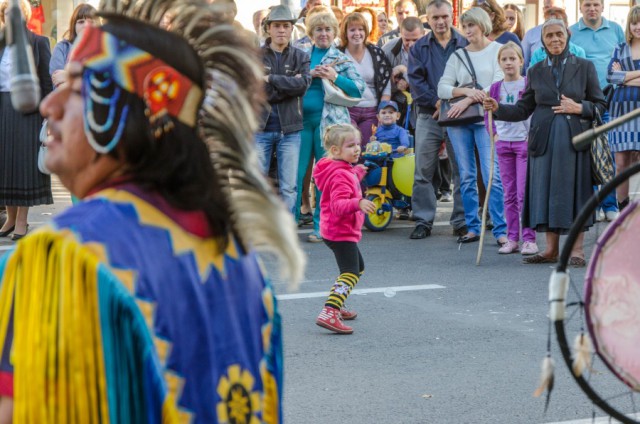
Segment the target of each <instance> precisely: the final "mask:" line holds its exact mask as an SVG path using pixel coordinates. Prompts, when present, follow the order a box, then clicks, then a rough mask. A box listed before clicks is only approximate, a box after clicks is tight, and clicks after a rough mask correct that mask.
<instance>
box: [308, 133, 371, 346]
mask: <svg viewBox="0 0 640 424" xmlns="http://www.w3.org/2000/svg"><path fill="white" fill-rule="evenodd" d="M324 148H325V150H326V152H327V157H325V158H322V159H320V160H319V161H318V163H317V164H316V166H315V169H314V170H313V178H314V180H315V183H316V185H317V186H318V189H319V190H320V191H321V192H322V196H321V197H320V223H321V225H320V235H321V236H322V238H323V240H324V243H325V244H326V245H327V246H329V249H331V250H332V251H333V254H334V255H335V257H336V261H337V262H338V268H339V269H340V275H339V276H338V278H336V281H335V283H334V284H333V287H332V288H331V292H330V293H329V297H328V298H327V301H326V302H325V304H324V308H322V312H320V315H318V318H317V319H316V324H317V325H319V326H321V327H324V328H326V329H328V330H331V331H333V332H335V333H338V334H351V333H353V328H351V327H349V326H347V325H345V324H344V322H343V320H351V319H354V318H355V317H356V316H357V313H356V312H354V311H348V310H346V309H345V308H344V302H345V301H346V300H347V297H348V296H349V293H351V290H352V289H353V288H354V287H355V285H356V284H357V283H358V280H359V279H360V275H361V274H362V272H363V271H364V261H363V260H362V255H361V254H360V250H359V249H358V242H359V241H360V238H361V237H362V231H361V228H362V223H363V222H364V214H365V213H373V212H375V210H376V207H375V205H374V204H373V202H371V201H370V200H367V199H363V198H362V189H361V188H360V180H361V179H362V178H363V177H364V176H365V174H366V172H367V168H365V166H364V165H355V166H354V164H356V163H357V162H358V159H359V158H360V131H358V129H357V128H355V127H354V126H352V125H350V124H338V125H333V126H331V127H328V128H327V129H326V130H325V134H324Z"/></svg>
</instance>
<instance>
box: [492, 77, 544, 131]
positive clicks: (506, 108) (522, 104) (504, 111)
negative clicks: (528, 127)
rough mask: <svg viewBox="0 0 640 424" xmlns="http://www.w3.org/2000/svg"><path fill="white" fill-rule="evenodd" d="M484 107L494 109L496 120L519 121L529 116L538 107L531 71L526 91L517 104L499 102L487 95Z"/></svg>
mask: <svg viewBox="0 0 640 424" xmlns="http://www.w3.org/2000/svg"><path fill="white" fill-rule="evenodd" d="M534 78H535V76H534ZM484 108H485V109H486V110H492V111H493V119H494V121H495V120H499V121H507V122H519V121H524V120H525V119H527V118H529V116H531V114H532V113H533V111H534V109H535V108H536V94H535V91H533V88H531V73H530V72H529V76H528V77H527V86H526V88H525V90H524V93H522V97H521V98H520V100H518V102H517V103H516V104H515V105H505V104H498V102H497V101H496V100H495V99H492V98H491V97H490V96H487V97H486V98H485V100H484Z"/></svg>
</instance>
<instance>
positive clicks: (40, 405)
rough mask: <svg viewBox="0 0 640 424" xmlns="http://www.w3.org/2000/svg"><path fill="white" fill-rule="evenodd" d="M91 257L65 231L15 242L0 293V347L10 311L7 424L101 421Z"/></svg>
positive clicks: (102, 387)
mask: <svg viewBox="0 0 640 424" xmlns="http://www.w3.org/2000/svg"><path fill="white" fill-rule="evenodd" d="M97 276H98V260H97V258H96V257H95V256H94V255H93V254H92V253H91V252H89V251H88V250H87V249H85V248H83V247H82V246H81V245H80V244H79V243H77V242H76V241H75V240H74V239H73V237H71V236H69V235H68V234H60V233H52V232H47V231H40V232H38V233H34V234H32V235H31V236H30V237H28V238H25V239H24V240H23V241H21V242H20V243H19V244H18V245H17V247H16V250H15V252H14V253H13V254H12V255H11V258H10V259H9V260H8V262H7V265H6V269H5V273H4V277H3V281H2V286H1V288H0V346H3V345H4V341H5V338H6V329H7V326H8V324H9V318H10V313H11V307H12V304H13V307H14V321H13V322H14V340H13V349H12V356H11V358H12V363H13V364H14V369H15V372H14V396H15V400H14V421H15V422H19V423H28V422H34V423H42V424H46V423H79V424H84V423H97V422H101V423H108V422H109V404H108V398H107V387H106V374H105V364H104V356H103V351H102V338H101V337H102V336H101V327H100V314H99V305H98V279H97Z"/></svg>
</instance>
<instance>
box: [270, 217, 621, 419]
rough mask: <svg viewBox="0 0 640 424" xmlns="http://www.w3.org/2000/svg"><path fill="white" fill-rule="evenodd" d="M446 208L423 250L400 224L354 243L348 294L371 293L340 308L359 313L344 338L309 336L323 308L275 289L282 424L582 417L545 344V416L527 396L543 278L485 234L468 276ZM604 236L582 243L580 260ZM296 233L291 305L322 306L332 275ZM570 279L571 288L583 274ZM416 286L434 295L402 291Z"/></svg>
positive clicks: (543, 322) (546, 269)
mask: <svg viewBox="0 0 640 424" xmlns="http://www.w3.org/2000/svg"><path fill="white" fill-rule="evenodd" d="M450 208H451V204H448V205H447V204H439V212H438V216H439V217H440V219H441V220H444V221H441V222H438V223H437V225H435V226H434V230H433V234H432V236H431V237H429V238H427V239H424V240H410V239H409V234H410V233H411V230H412V228H413V224H412V223H410V222H402V221H401V222H398V221H394V223H393V224H392V227H391V228H390V229H388V230H387V231H385V232H381V233H371V232H368V231H364V232H363V240H362V242H361V245H360V246H361V250H362V254H363V256H364V260H365V264H366V270H365V275H364V276H363V278H362V279H361V281H360V283H359V284H358V286H357V287H356V291H357V290H358V289H361V290H362V289H365V290H370V291H371V290H373V291H374V293H364V294H360V295H358V294H354V295H352V296H351V297H350V299H349V301H348V306H349V308H353V309H355V310H357V311H358V313H359V315H358V318H357V319H356V320H355V321H350V322H348V324H349V325H351V324H353V327H354V329H355V331H354V334H353V335H347V336H343V335H333V334H329V332H327V331H326V330H324V329H322V328H320V327H318V326H316V325H315V324H314V320H315V317H316V316H317V314H318V313H319V311H320V309H321V308H322V305H323V302H324V296H322V297H311V298H306V297H304V296H303V295H301V294H296V295H294V294H286V293H287V291H286V287H285V285H284V284H283V283H278V282H276V284H275V285H276V288H277V289H276V291H277V292H279V293H281V294H282V296H280V300H279V303H278V305H279V309H280V312H281V314H282V319H283V328H284V342H285V391H284V418H285V422H287V423H305V424H315V423H318V424H320V423H328V422H348V423H352V424H360V423H362V424H365V423H394V424H395V423H398V424H400V423H407V424H414V423H416V424H417V423H434V424H435V423H505V424H507V423H547V422H565V421H572V422H573V420H582V419H587V418H590V417H591V416H592V413H593V407H592V405H591V403H590V401H589V400H588V399H587V398H586V396H585V395H584V394H583V393H582V392H581V391H580V389H579V388H578V386H577V385H576V384H575V383H574V381H573V379H572V377H571V376H570V375H569V372H568V369H567V368H566V366H565V365H564V363H563V361H562V357H561V355H560V353H559V351H558V349H557V348H556V346H557V345H556V343H555V338H554V339H553V340H554V348H553V356H554V358H555V361H556V388H555V389H554V392H553V394H552V397H551V403H550V406H549V410H548V411H547V413H546V414H545V413H544V399H542V398H533V396H532V394H533V392H534V390H535V388H536V386H537V385H538V380H539V376H540V365H541V362H542V359H543V358H544V356H545V353H546V341H547V328H548V320H547V310H548V307H547V296H548V295H547V286H548V281H549V276H550V273H551V271H552V267H551V266H549V265H524V264H522V263H521V260H522V256H521V255H519V254H513V255H499V254H498V253H497V249H498V246H497V245H496V243H495V239H494V238H493V236H492V235H491V234H490V233H489V232H488V233H487V237H486V238H485V245H484V254H483V258H482V262H481V264H480V266H476V265H475V259H476V253H477V248H478V243H475V244H467V245H458V244H457V243H456V242H455V237H454V236H452V234H451V228H450V227H449V226H448V223H447V220H448V212H450ZM605 225H606V224H598V226H597V227H596V228H595V229H593V230H592V231H590V232H589V233H588V234H587V243H586V246H587V248H588V249H589V247H590V246H592V245H593V240H594V239H595V237H596V236H597V235H598V234H600V233H601V232H602V230H603V228H604V226H605ZM306 231H307V230H305V229H302V230H301V231H300V233H301V234H300V236H301V243H302V246H303V248H304V250H305V252H306V253H307V255H308V262H309V263H308V267H307V271H306V279H305V281H304V282H303V283H302V284H301V285H300V287H299V289H298V290H297V293H302V294H304V293H311V294H314V293H323V292H324V294H326V293H327V292H328V290H329V289H330V287H331V284H332V281H333V279H334V278H335V276H336V275H337V266H336V265H335V261H334V258H333V257H332V255H331V252H330V250H329V249H328V248H327V247H326V246H324V245H323V244H310V243H307V242H306V241H304V240H305V237H304V236H305V235H306V234H305V233H306ZM543 240H544V237H543V236H541V237H539V245H540V247H541V249H542V247H543V245H544V242H543ZM571 273H572V277H573V278H575V279H577V281H579V280H580V279H583V278H584V273H585V271H584V269H581V270H580V269H578V270H572V271H571ZM424 285H437V286H442V288H433V289H416V290H408V289H406V287H404V286H415V287H416V288H420V286H424ZM397 286H403V290H405V291H399V290H398V291H396V290H394V288H395V287H397ZM376 289H377V292H375V291H376ZM314 296H315V295H314ZM620 384H621V383H620ZM629 412H631V411H629ZM595 414H596V416H602V415H604V414H603V413H602V412H600V411H596V412H595Z"/></svg>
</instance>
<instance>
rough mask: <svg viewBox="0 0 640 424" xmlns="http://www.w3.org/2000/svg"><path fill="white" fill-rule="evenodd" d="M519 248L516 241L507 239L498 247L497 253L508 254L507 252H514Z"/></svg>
mask: <svg viewBox="0 0 640 424" xmlns="http://www.w3.org/2000/svg"><path fill="white" fill-rule="evenodd" d="M518 250H520V249H519V247H518V242H517V241H512V240H509V241H507V242H506V243H505V244H503V245H502V247H501V248H500V249H498V253H500V254H501V255H508V254H509V253H516V252H517V251H518Z"/></svg>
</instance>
